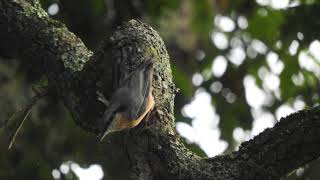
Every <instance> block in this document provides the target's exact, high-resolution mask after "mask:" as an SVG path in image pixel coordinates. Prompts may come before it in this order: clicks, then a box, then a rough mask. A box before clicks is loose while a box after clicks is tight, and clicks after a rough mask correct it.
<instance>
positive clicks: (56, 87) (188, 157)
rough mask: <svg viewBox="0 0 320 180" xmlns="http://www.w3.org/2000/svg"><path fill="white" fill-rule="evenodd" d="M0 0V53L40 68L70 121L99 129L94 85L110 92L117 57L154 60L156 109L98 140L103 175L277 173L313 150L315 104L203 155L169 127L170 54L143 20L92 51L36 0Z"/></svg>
mask: <svg viewBox="0 0 320 180" xmlns="http://www.w3.org/2000/svg"><path fill="white" fill-rule="evenodd" d="M34 2H35V3H29V2H27V1H22V0H16V1H11V0H9V1H8V0H0V41H1V42H2V43H1V44H0V55H3V56H9V57H15V58H19V59H20V60H21V61H27V62H28V63H29V64H30V66H29V67H28V68H34V69H36V70H37V71H39V72H42V73H43V74H44V75H45V76H46V77H47V78H48V81H49V86H50V87H51V88H53V91H54V92H55V93H56V94H57V97H58V98H59V99H60V100H62V101H63V102H64V104H65V105H66V106H67V108H68V109H69V111H70V112H71V114H72V115H73V117H74V119H75V122H76V123H77V124H78V125H80V126H81V127H82V128H84V129H85V130H87V131H94V132H99V131H100V130H101V128H102V127H99V125H98V124H97V123H96V119H97V118H98V117H100V116H101V112H103V110H104V109H103V105H102V104H101V103H100V102H99V101H97V98H96V91H98V90H101V91H102V92H103V93H104V94H105V95H110V91H111V90H112V82H111V71H112V68H113V66H112V64H113V63H114V62H116V61H125V62H126V64H127V67H126V68H128V69H129V70H131V69H133V68H134V67H136V66H137V65H138V64H139V63H141V62H142V61H144V60H146V59H148V58H150V57H153V58H154V59H155V60H156V66H155V73H154V84H153V88H154V91H153V94H154V97H155V100H156V107H155V110H153V112H152V113H151V115H150V120H149V121H148V122H147V123H146V124H142V125H140V126H139V127H138V128H134V129H132V130H129V131H126V132H120V133H115V134H113V135H111V136H109V137H108V138H107V139H106V141H104V143H103V144H102V145H101V146H103V148H104V149H103V150H104V154H103V157H102V158H105V159H104V162H105V164H104V167H105V169H106V176H107V178H113V179H128V178H131V179H217V180H220V179H221V180H222V179H223V180H227V179H230V180H231V179H247V180H249V179H277V178H279V177H281V176H283V175H285V174H286V173H288V172H290V171H291V170H293V169H295V168H297V167H299V166H301V165H303V164H304V163H306V162H308V161H311V160H313V159H314V158H316V157H318V156H319V146H320V126H319V125H320V118H319V117H320V108H319V107H316V108H312V109H310V110H306V111H301V112H298V113H295V114H293V115H290V116H288V117H286V118H284V119H282V120H281V121H280V122H279V123H277V124H276V126H275V127H274V128H272V129H268V130H266V131H264V132H263V133H261V134H260V135H259V136H257V137H255V138H254V139H253V140H251V141H248V142H245V143H243V145H242V146H241V147H240V150H239V151H237V152H234V153H231V154H228V155H223V156H218V157H214V158H208V159H203V158H200V157H198V156H196V155H195V154H193V153H192V152H190V151H189V150H188V149H186V148H185V146H184V145H183V144H182V142H181V140H180V137H179V136H178V135H177V133H176V131H175V129H174V128H175V127H174V117H173V99H174V91H175V88H174V85H173V83H172V77H171V70H170V65H169V57H168V55H167V52H166V49H165V46H164V44H163V42H162V40H161V38H160V37H159V35H158V34H157V33H156V32H155V31H154V30H153V29H152V28H150V27H149V26H147V25H145V24H143V23H140V22H137V21H134V20H132V21H130V22H128V23H126V24H124V25H123V26H121V27H120V28H118V29H117V30H116V31H115V33H114V34H113V35H112V36H111V37H110V38H109V39H108V40H107V41H106V42H105V43H103V44H102V45H101V47H100V49H99V50H98V51H97V52H96V53H94V54H93V53H92V52H91V51H89V50H88V49H87V48H86V47H85V45H84V44H83V43H82V41H81V40H80V39H79V38H77V37H76V36H75V35H74V34H72V33H71V32H69V31H68V30H67V28H66V27H65V26H64V25H62V24H61V23H59V22H57V21H54V20H52V19H50V18H49V17H48V15H47V14H46V12H44V11H43V10H42V9H41V8H40V6H39V4H38V3H37V1H34Z"/></svg>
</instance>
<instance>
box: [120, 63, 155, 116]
mask: <svg viewBox="0 0 320 180" xmlns="http://www.w3.org/2000/svg"><path fill="white" fill-rule="evenodd" d="M153 63H154V61H153V60H148V61H146V62H144V63H143V64H141V65H140V66H139V67H138V68H137V69H136V70H135V71H133V72H132V73H130V74H129V75H128V77H127V78H125V79H124V80H123V81H122V82H120V86H121V88H123V89H124V90H123V91H128V93H127V94H128V96H127V97H126V98H127V99H126V100H127V101H126V103H127V104H128V106H130V109H129V110H128V111H127V113H128V114H127V116H128V118H129V119H136V118H137V117H139V116H140V115H141V114H142V113H143V112H144V110H145V108H146V106H147V103H148V97H149V94H150V91H151V86H152V75H153Z"/></svg>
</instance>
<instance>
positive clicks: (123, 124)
mask: <svg viewBox="0 0 320 180" xmlns="http://www.w3.org/2000/svg"><path fill="white" fill-rule="evenodd" d="M154 104H155V102H154V98H153V96H152V94H151V93H150V95H149V98H148V103H147V106H146V109H145V111H144V112H143V114H142V115H141V116H139V117H138V118H137V119H134V120H129V119H126V118H124V117H123V116H122V115H120V114H117V115H116V116H117V117H115V119H116V120H117V124H118V125H117V127H119V130H120V131H121V130H124V129H130V128H133V127H135V126H137V125H138V124H140V122H141V121H142V120H143V119H144V118H145V116H146V115H147V114H148V113H149V112H150V111H151V110H152V108H153V107H154Z"/></svg>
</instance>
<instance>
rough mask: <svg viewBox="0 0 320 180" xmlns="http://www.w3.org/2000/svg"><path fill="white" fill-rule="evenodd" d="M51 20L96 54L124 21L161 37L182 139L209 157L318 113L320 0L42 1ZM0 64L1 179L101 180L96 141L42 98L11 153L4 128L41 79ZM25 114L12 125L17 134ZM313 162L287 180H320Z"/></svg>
mask: <svg viewBox="0 0 320 180" xmlns="http://www.w3.org/2000/svg"><path fill="white" fill-rule="evenodd" d="M41 3H42V6H43V8H44V9H45V10H47V12H48V13H49V15H50V16H51V17H52V18H55V19H57V20H59V21H61V22H63V23H65V24H66V25H67V27H68V28H69V29H70V31H72V32H74V33H75V34H76V35H78V36H79V37H81V38H82V40H83V41H84V42H85V44H86V45H87V46H88V47H89V48H90V49H92V50H95V49H96V48H97V47H98V45H99V43H100V42H101V41H102V40H103V39H105V38H107V37H108V36H109V35H110V34H111V33H112V31H113V30H114V28H115V27H116V26H118V25H120V24H121V22H123V21H127V20H130V19H133V18H135V19H140V20H142V21H143V22H146V23H148V24H150V25H151V26H152V27H153V28H154V29H155V30H157V31H158V32H159V33H160V35H161V37H162V38H163V39H164V41H165V44H166V46H167V49H168V51H169V55H170V56H171V66H172V71H173V75H174V81H175V83H176V85H177V87H178V88H180V92H179V93H178V94H177V97H176V102H175V117H176V128H177V131H178V132H179V133H180V134H181V136H182V137H183V139H184V141H185V144H186V146H188V147H189V148H190V149H192V150H193V151H194V152H195V153H197V154H198V155H200V156H203V157H212V156H215V155H218V154H222V153H228V152H231V151H234V150H237V148H238V147H239V145H240V144H241V142H243V141H246V140H249V139H251V138H252V137H254V136H255V135H257V134H259V133H260V132H262V131H263V130H264V129H265V128H268V127H272V126H274V124H275V123H276V122H277V121H279V120H280V118H281V117H283V116H286V115H288V114H290V113H292V112H295V111H298V110H301V109H305V108H308V107H313V106H315V105H319V91H320V84H319V78H320V41H319V38H320V21H319V20H318V18H319V17H320V4H319V3H320V1H319V0H237V1H232V0H122V1H117V0H90V1H89V0H60V1H59V0H41ZM27 66H28V64H22V63H20V62H19V61H17V60H13V59H6V58H0V99H1V101H0V109H1V113H0V133H1V136H0V146H1V149H2V150H1V153H0V179H11V180H13V179H25V178H26V177H27V178H28V179H82V180H84V179H91V180H95V179H96V180H98V179H102V178H103V176H104V175H105V174H104V173H106V172H103V170H102V167H103V165H102V163H103V162H101V161H99V158H93V157H95V156H96V154H98V152H97V150H96V148H95V146H96V140H95V136H94V135H92V134H88V133H86V132H84V131H83V130H81V129H80V128H78V127H77V126H76V125H75V124H74V122H73V120H72V119H71V117H70V114H69V113H68V112H67V110H66V109H65V108H64V107H63V105H62V104H61V103H59V102H57V101H56V100H54V99H50V98H45V99H43V100H41V101H40V102H39V103H38V104H37V105H36V106H35V107H34V108H33V110H32V112H31V113H30V115H29V117H28V118H27V120H26V122H25V124H24V126H23V127H22V129H21V131H20V133H19V134H18V137H17V139H16V142H15V144H14V145H13V147H12V149H10V150H7V146H8V137H9V136H10V133H12V132H7V130H6V129H5V128H3V127H4V123H5V121H6V120H7V119H9V117H11V116H12V114H14V113H15V112H17V111H18V110H19V109H21V108H23V107H25V106H26V105H27V104H28V103H29V102H30V101H31V98H32V96H34V92H33V91H32V89H31V87H32V85H44V84H46V79H45V77H42V76H41V73H40V72H35V71H32V68H25V67H27ZM19 118H21V113H17V114H16V116H15V117H13V118H11V119H10V121H9V125H10V126H14V125H15V123H16V122H17V120H18V119H19ZM319 170H320V162H319V161H318V160H315V161H313V162H311V163H309V164H307V165H305V166H303V167H300V168H299V169H297V170H295V171H293V172H292V173H290V174H288V175H287V177H285V178H284V179H288V180H296V179H306V180H307V179H308V180H318V179H319V178H320V171H319Z"/></svg>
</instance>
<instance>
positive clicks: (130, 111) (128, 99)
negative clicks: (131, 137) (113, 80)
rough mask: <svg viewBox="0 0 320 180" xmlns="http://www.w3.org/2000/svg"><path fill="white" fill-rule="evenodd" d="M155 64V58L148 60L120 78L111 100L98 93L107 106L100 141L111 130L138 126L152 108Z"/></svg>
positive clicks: (102, 119)
mask: <svg viewBox="0 0 320 180" xmlns="http://www.w3.org/2000/svg"><path fill="white" fill-rule="evenodd" d="M153 64H154V61H153V60H147V61H146V62H143V63H142V64H141V65H139V66H138V67H137V69H136V70H134V71H133V72H131V73H130V74H128V75H125V76H124V77H122V78H120V81H119V84H118V87H117V88H116V89H115V91H114V93H113V94H112V96H111V98H110V100H109V101H108V100H106V99H105V98H104V97H103V95H102V94H98V95H99V98H98V99H99V100H100V101H102V102H103V103H104V104H105V105H106V107H107V110H106V111H105V112H104V114H103V117H102V118H101V121H102V123H103V126H104V130H103V132H102V133H101V134H100V135H99V136H98V137H99V138H100V141H101V140H102V139H103V138H104V137H105V136H106V135H107V134H109V133H111V132H115V131H122V130H125V129H129V128H133V127H135V126H137V125H138V124H139V123H140V122H141V121H142V120H143V119H144V118H145V117H146V115H147V114H148V113H149V112H150V111H151V110H152V108H153V107H154V99H153V96H152V76H153Z"/></svg>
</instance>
